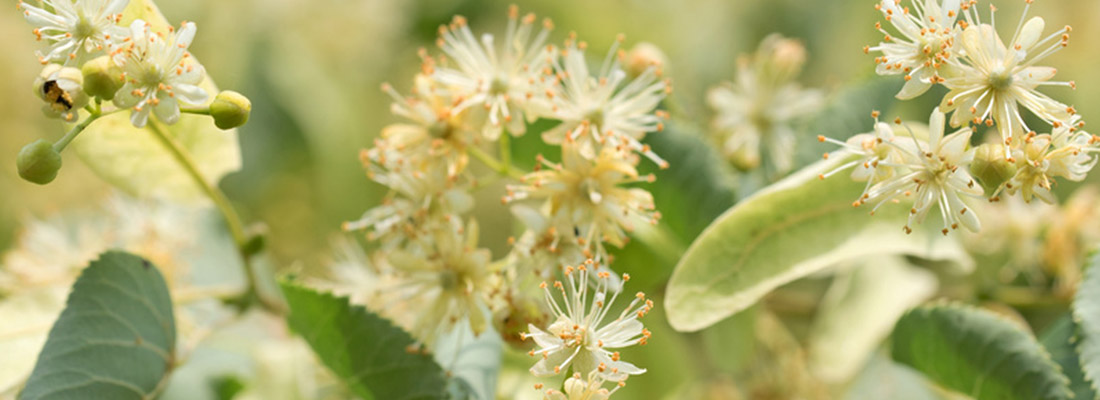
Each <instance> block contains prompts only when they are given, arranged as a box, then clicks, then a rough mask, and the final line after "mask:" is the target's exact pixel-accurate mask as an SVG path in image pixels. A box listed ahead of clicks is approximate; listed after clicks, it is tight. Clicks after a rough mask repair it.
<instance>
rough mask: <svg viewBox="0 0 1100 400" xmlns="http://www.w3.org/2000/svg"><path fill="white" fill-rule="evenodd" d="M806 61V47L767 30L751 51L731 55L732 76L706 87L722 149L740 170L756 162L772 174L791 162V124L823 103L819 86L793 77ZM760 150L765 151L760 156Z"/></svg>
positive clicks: (793, 137)
mask: <svg viewBox="0 0 1100 400" xmlns="http://www.w3.org/2000/svg"><path fill="white" fill-rule="evenodd" d="M805 62H806V49H805V48H804V47H803V46H802V44H801V43H799V42H798V41H796V40H793V39H786V38H783V37H782V36H779V35H778V34H773V35H770V36H768V37H767V38H765V39H764V41H763V42H761V43H760V47H759V48H757V50H756V53H755V54H754V55H753V56H751V57H748V56H743V57H741V58H740V59H738V60H737V79H736V80H735V81H734V82H732V83H730V82H726V83H723V84H722V85H720V86H717V87H714V88H711V89H710V90H709V91H708V92H707V104H708V105H709V106H710V107H711V108H712V109H713V110H714V112H715V117H714V120H713V121H712V122H711V125H712V131H713V133H714V135H715V140H716V141H717V144H718V145H719V146H720V149H721V150H722V153H723V154H724V155H725V156H726V158H727V159H728V160H729V161H730V162H732V163H733V165H734V166H736V167H737V168H739V169H741V170H746V171H747V170H752V169H756V168H757V167H759V166H761V164H762V160H764V159H766V160H767V161H768V164H767V166H768V167H769V168H770V169H771V170H772V171H773V172H774V173H776V174H784V173H786V172H789V171H790V170H791V168H792V167H794V152H793V151H792V149H793V147H794V145H795V142H796V140H795V131H794V129H793V128H792V126H791V124H792V123H793V122H794V121H796V120H798V119H799V118H804V117H806V116H809V115H812V114H814V113H816V112H818V111H820V109H821V108H822V106H823V105H824V95H823V94H822V92H821V90H817V89H804V88H802V86H800V85H799V84H798V82H797V81H795V78H797V77H798V74H799V73H801V72H802V66H803V64H804V63H805ZM761 153H766V157H767V158H764V156H763V155H762V154H761Z"/></svg>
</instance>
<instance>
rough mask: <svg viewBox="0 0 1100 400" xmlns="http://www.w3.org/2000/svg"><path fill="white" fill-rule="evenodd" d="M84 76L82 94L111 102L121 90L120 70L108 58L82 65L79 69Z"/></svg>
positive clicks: (103, 57)
mask: <svg viewBox="0 0 1100 400" xmlns="http://www.w3.org/2000/svg"><path fill="white" fill-rule="evenodd" d="M80 72H81V73H82V74H83V75H84V93H87V94H88V95H89V96H92V97H99V98H101V99H103V100H107V101H111V100H112V99H114V98H115V93H116V92H118V89H120V88H122V84H123V83H124V81H123V78H122V68H119V66H118V65H116V64H115V62H114V61H112V60H111V57H110V56H102V57H99V58H96V59H94V60H92V61H88V62H86V63H84V66H83V67H80Z"/></svg>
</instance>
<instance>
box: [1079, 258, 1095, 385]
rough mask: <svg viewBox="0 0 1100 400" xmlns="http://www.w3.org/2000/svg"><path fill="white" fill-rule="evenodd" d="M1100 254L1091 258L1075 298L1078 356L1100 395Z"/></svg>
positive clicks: (1086, 375)
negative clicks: (1078, 341)
mask: <svg viewBox="0 0 1100 400" xmlns="http://www.w3.org/2000/svg"><path fill="white" fill-rule="evenodd" d="M1098 265H1100V253H1096V254H1093V255H1092V258H1090V259H1089V262H1088V269H1087V270H1086V271H1085V278H1084V280H1082V281H1081V286H1080V287H1079V288H1077V295H1076V297H1075V298H1074V299H1073V319H1074V322H1076V323H1077V328H1078V333H1079V337H1080V343H1078V344H1077V355H1078V357H1080V361H1081V370H1083V371H1084V372H1085V378H1086V379H1087V380H1088V382H1089V383H1091V384H1092V389H1093V391H1096V392H1100V267H1098Z"/></svg>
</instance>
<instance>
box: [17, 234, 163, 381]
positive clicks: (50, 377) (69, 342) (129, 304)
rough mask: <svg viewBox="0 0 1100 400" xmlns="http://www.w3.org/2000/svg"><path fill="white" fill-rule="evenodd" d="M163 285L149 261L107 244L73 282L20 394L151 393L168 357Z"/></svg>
mask: <svg viewBox="0 0 1100 400" xmlns="http://www.w3.org/2000/svg"><path fill="white" fill-rule="evenodd" d="M175 346H176V323H175V317H174V315H173V311H172V299H171V298H170V297H169V294H168V286H167V285H165V283H164V278H163V277H162V276H161V275H160V272H159V271H158V270H157V268H156V267H154V266H153V265H152V264H150V263H149V262H148V261H145V260H143V259H141V258H140V257H137V256H134V255H131V254H127V253H123V252H108V253H104V254H103V255H101V256H100V258H99V260H97V261H93V262H92V264H91V266H89V267H88V268H87V269H85V270H84V272H83V273H81V275H80V278H79V279H77V281H76V283H75V284H73V291H72V294H70V295H69V300H68V302H67V305H66V307H65V311H63V312H62V313H61V317H59V318H58V320H57V322H56V323H54V325H53V329H51V330H50V335H49V338H48V339H46V346H45V347H44V348H43V349H42V353H41V354H39V356H38V363H37V364H36V365H35V367H34V371H33V372H31V377H30V380H28V381H27V386H26V387H25V388H24V389H23V392H22V393H21V394H20V396H19V398H20V399H22V400H32V399H33V400H61V399H119V400H125V399H151V398H154V397H155V396H156V394H157V393H158V392H159V391H160V389H161V388H162V387H163V385H164V383H165V382H167V378H168V375H169V373H170V372H171V371H172V368H173V367H174V364H175V361H176V359H175Z"/></svg>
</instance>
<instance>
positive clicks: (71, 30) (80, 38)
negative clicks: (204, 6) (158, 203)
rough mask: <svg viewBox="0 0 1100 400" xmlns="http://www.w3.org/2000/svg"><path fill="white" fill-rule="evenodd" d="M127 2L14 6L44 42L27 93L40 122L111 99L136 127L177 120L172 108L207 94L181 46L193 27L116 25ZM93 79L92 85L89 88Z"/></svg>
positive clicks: (53, 0)
mask: <svg viewBox="0 0 1100 400" xmlns="http://www.w3.org/2000/svg"><path fill="white" fill-rule="evenodd" d="M128 3H129V1H128V0H43V1H42V2H41V5H40V6H34V5H30V4H27V3H24V2H22V1H20V2H19V4H18V7H19V9H20V10H21V11H22V12H23V15H24V17H25V18H26V20H27V22H28V23H30V24H31V25H32V26H34V30H33V31H32V32H33V33H34V35H35V37H36V38H37V40H39V41H41V42H44V43H45V48H44V49H43V50H41V51H39V52H38V60H39V61H40V62H41V63H42V64H44V65H46V67H45V69H44V70H43V73H42V74H41V76H40V78H39V79H38V81H37V82H36V85H35V92H36V93H37V94H38V95H39V97H41V98H42V100H43V101H45V102H46V104H45V106H44V111H45V113H46V115H47V116H50V117H54V118H62V119H64V120H66V121H68V122H75V121H76V118H77V112H78V111H79V110H80V109H82V108H83V107H85V105H87V104H88V100H89V96H91V97H96V98H97V101H103V100H114V105H115V106H116V107H118V108H119V109H130V110H131V111H132V113H131V119H130V120H131V122H132V123H133V124H134V126H136V127H144V126H145V124H146V123H147V122H148V120H149V115H150V113H153V114H155V115H156V116H157V118H158V119H160V121H161V122H164V123H166V124H174V123H176V121H178V120H179V116H180V104H181V103H182V104H187V105H202V104H204V103H206V102H207V100H208V98H209V95H208V94H207V93H206V91H205V90H204V89H202V88H200V87H199V86H198V85H199V84H200V83H201V82H202V81H203V78H204V76H205V73H204V70H203V68H202V66H201V65H199V64H198V63H197V62H196V61H195V59H194V58H193V57H191V55H190V53H188V52H187V48H188V47H189V46H190V45H191V40H192V39H193V38H194V36H195V24H194V23H190V22H185V23H183V24H182V26H181V27H180V29H179V30H176V29H174V28H171V27H169V28H168V31H167V32H162V31H155V30H154V29H153V26H152V25H151V24H150V23H148V22H146V21H143V20H140V19H139V20H135V21H133V22H132V23H130V25H129V26H128V27H126V26H122V25H120V24H121V23H122V21H123V14H122V13H123V10H124V9H126V7H127V4H128ZM91 80H96V82H91Z"/></svg>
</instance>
